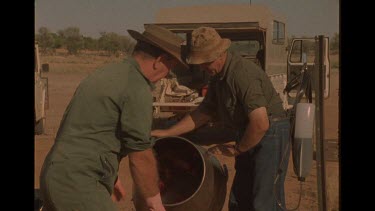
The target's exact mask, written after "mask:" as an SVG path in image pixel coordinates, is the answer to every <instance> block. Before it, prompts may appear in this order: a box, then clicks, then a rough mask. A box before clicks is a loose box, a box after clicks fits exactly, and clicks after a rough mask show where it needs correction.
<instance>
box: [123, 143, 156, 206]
mask: <svg viewBox="0 0 375 211" xmlns="http://www.w3.org/2000/svg"><path fill="white" fill-rule="evenodd" d="M129 167H130V172H131V175H132V177H133V181H134V184H135V186H136V188H137V190H138V192H139V193H140V195H141V197H143V198H144V199H146V198H148V197H152V196H155V195H157V194H158V193H159V192H160V190H159V186H158V184H159V174H158V171H157V163H156V160H155V157H154V155H153V153H152V150H151V149H148V150H145V151H140V152H132V153H130V154H129Z"/></svg>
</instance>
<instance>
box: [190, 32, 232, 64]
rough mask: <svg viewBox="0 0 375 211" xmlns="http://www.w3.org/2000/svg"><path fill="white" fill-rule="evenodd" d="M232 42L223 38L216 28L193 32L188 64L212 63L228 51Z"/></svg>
mask: <svg viewBox="0 0 375 211" xmlns="http://www.w3.org/2000/svg"><path fill="white" fill-rule="evenodd" d="M230 44H231V41H230V40H229V39H226V38H221V37H220V35H219V34H218V33H217V32H216V30H215V29H214V28H211V27H199V28H197V29H195V30H194V31H193V32H192V35H191V47H190V51H189V54H188V56H187V58H186V61H187V63H188V64H202V63H207V62H212V61H214V60H215V59H217V58H219V56H220V54H221V53H223V52H224V51H226V50H227V49H228V48H229V46H230Z"/></svg>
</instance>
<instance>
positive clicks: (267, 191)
mask: <svg viewBox="0 0 375 211" xmlns="http://www.w3.org/2000/svg"><path fill="white" fill-rule="evenodd" d="M289 129H290V122H289V119H284V120H280V121H277V122H270V128H269V129H268V131H267V132H266V134H265V136H264V137H263V138H262V140H261V141H260V142H259V143H258V144H257V145H256V146H255V147H253V148H251V149H250V150H248V151H247V152H244V153H242V154H241V155H239V156H237V157H236V162H235V169H236V174H235V176H234V180H233V184H232V189H231V192H230V196H229V204H228V206H229V211H276V210H282V209H281V208H280V207H279V206H278V205H277V201H276V198H275V194H274V192H273V191H274V180H275V177H276V174H277V171H278V169H279V166H280V162H281V160H282V159H283V156H285V157H284V159H283V163H282V166H281V170H282V173H281V175H280V177H279V179H278V181H277V183H276V190H277V191H276V195H277V198H278V200H279V201H280V202H281V204H282V206H284V207H285V194H284V181H285V175H286V171H287V168H288V160H289V154H290V150H289V149H288V142H289ZM285 150H287V151H285ZM285 153H286V154H285ZM284 154H285V155H284Z"/></svg>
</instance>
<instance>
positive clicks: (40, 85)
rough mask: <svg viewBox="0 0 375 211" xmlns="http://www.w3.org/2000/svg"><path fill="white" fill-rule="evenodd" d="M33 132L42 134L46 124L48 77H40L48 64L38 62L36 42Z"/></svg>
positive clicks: (36, 45) (46, 70) (38, 55)
mask: <svg viewBox="0 0 375 211" xmlns="http://www.w3.org/2000/svg"><path fill="white" fill-rule="evenodd" d="M34 55H35V62H34V102H35V103H34V118H35V121H34V124H35V125H34V126H35V128H34V132H35V134H37V135H40V134H43V133H44V131H45V126H46V109H48V78H47V77H42V72H48V69H49V65H48V64H43V65H42V66H41V64H40V54H39V47H38V43H35V48H34Z"/></svg>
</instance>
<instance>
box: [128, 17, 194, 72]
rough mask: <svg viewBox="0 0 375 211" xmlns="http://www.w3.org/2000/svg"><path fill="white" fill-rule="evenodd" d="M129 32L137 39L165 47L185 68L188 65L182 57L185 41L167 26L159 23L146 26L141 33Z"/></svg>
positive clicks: (161, 47)
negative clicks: (182, 46) (182, 47)
mask: <svg viewBox="0 0 375 211" xmlns="http://www.w3.org/2000/svg"><path fill="white" fill-rule="evenodd" d="M128 33H129V34H130V36H131V37H133V38H134V39H135V40H137V41H138V40H140V41H143V42H146V43H149V44H151V45H153V46H156V47H158V48H160V49H163V50H164V51H165V52H167V53H169V54H170V55H172V56H173V57H175V58H176V59H177V60H178V61H179V62H180V63H181V64H182V65H183V66H184V67H185V68H187V67H188V65H187V64H186V63H185V62H183V60H182V59H181V44H182V43H183V42H184V41H185V40H184V39H182V38H181V37H179V36H177V35H175V34H174V33H173V32H171V31H169V30H168V29H166V28H163V27H161V26H157V25H152V24H151V25H147V26H145V31H144V32H143V33H142V34H141V33H139V32H137V31H134V30H130V29H129V30H128Z"/></svg>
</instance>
